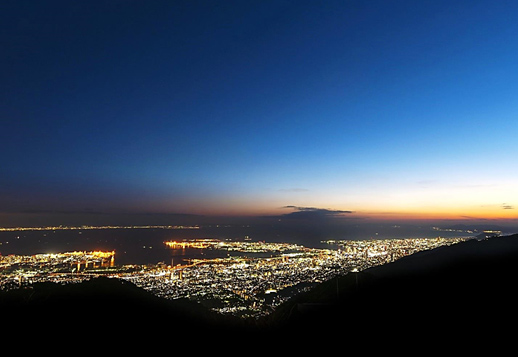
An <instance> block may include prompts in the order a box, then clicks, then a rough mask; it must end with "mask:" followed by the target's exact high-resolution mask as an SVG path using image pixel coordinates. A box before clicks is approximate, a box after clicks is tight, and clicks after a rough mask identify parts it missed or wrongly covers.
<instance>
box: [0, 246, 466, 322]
mask: <svg viewBox="0 0 518 357" xmlns="http://www.w3.org/2000/svg"><path fill="white" fill-rule="evenodd" d="M468 239H471V238H466V237H463V238H411V239H378V240H356V241H354V240H328V241H324V242H322V243H325V244H327V245H328V247H329V248H328V249H317V248H307V247H304V246H302V245H298V244H290V243H272V242H255V241H252V240H250V239H249V238H247V239H245V240H243V241H235V240H218V239H191V240H184V241H166V242H164V244H165V245H166V246H167V247H168V248H170V249H172V250H184V249H187V248H190V249H200V250H206V251H209V250H210V251H216V252H221V253H222V255H221V257H217V258H205V259H185V261H182V262H181V263H179V262H177V263H176V264H174V262H173V261H172V262H171V264H170V265H169V264H166V263H164V262H159V263H157V264H153V265H122V266H117V265H116V264H115V256H116V252H114V251H110V252H102V251H91V252H80V251H78V252H65V253H56V254H36V255H32V256H23V255H8V256H0V289H2V290H10V289H16V288H19V287H22V286H28V285H30V284H33V283H37V282H47V281H48V282H56V283H62V284H67V283H77V282H82V281H84V280H88V279H91V278H93V277H99V276H106V277H109V278H117V279H123V280H126V281H130V282H132V283H133V284H135V285H136V286H139V287H141V288H144V289H145V290H148V291H150V292H152V293H153V294H155V295H157V296H160V297H163V298H167V299H180V298H187V299H190V300H195V301H198V302H200V303H201V304H203V305H205V306H207V307H209V308H210V309H212V310H213V311H217V312H219V313H222V314H231V315H235V316H240V317H260V316H264V315H267V314H269V313H271V312H272V311H273V310H275V308H276V307H277V306H279V305H280V304H282V303H283V302H285V301H287V300H288V299H290V298H291V297H293V296H294V295H296V294H299V293H301V292H303V291H306V290H308V289H310V288H311V287H313V286H315V285H316V284H318V283H321V282H323V281H326V280H329V279H332V278H333V277H335V276H337V275H344V274H347V273H349V272H356V271H361V270H364V269H367V268H370V267H373V266H377V265H382V264H387V263H390V262H392V261H395V260H397V259H400V258H402V257H404V256H407V255H410V254H414V253H416V252H419V251H423V250H428V249H434V248H437V247H439V246H444V245H452V244H456V243H459V242H462V241H466V240H468Z"/></svg>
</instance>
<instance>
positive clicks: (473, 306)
mask: <svg viewBox="0 0 518 357" xmlns="http://www.w3.org/2000/svg"><path fill="white" fill-rule="evenodd" d="M517 282H518V235H513V236H508V237H500V238H492V239H489V240H484V241H476V240H472V241H468V242H465V243H461V244H458V245H454V246H450V247H441V248H438V249H435V250H431V251H426V252H421V253H418V254H415V255H412V256H409V257H406V258H403V259H401V260H398V261H396V262H394V263H391V264H387V265H385V266H379V267H375V268H372V269H368V270H366V271H364V272H360V273H350V274H348V275H346V276H344V277H340V278H338V279H334V280H332V281H328V282H326V283H324V284H321V285H320V286H318V287H317V288H315V289H314V290H312V291H311V292H309V293H307V294H305V295H301V296H299V297H298V299H297V301H294V302H292V304H291V305H290V306H288V305H287V306H285V307H284V308H283V309H281V310H279V311H278V313H277V316H276V317H275V318H276V320H277V321H278V326H283V328H285V329H289V330H292V331H298V333H300V334H308V332H310V331H311V333H317V334H319V335H321V336H325V335H327V334H330V335H334V334H336V333H343V334H345V335H347V334H349V335H352V336H354V335H357V336H360V335H363V336H365V335H366V334H367V335H368V334H376V335H378V336H385V337H398V338H402V337H403V336H404V337H405V338H411V337H413V336H419V337H422V336H438V335H441V336H445V334H446V335H449V336H452V337H455V336H461V335H462V336H468V335H469V336H470V339H473V338H475V339H477V338H479V337H481V338H488V337H490V336H503V335H505V334H507V333H510V332H513V334H514V331H515V328H516V327H515V325H516V322H517V321H518V320H517V317H518V289H517V287H518V284H517Z"/></svg>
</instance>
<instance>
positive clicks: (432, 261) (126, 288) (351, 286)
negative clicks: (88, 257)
mask: <svg viewBox="0 0 518 357" xmlns="http://www.w3.org/2000/svg"><path fill="white" fill-rule="evenodd" d="M517 262H518V235H515V236H509V237H502V238H493V239H490V240H486V241H481V242H478V241H469V242H465V243H461V244H458V245H454V246H451V247H442V248H438V249H435V250H432V251H427V252H421V253H418V254H415V255H412V256H409V257H406V258H403V259H400V260H398V261H396V262H394V263H391V264H388V265H385V266H380V267H376V268H372V269H369V270H366V271H364V272H361V273H350V274H348V275H346V276H344V277H340V278H337V279H333V280H331V281H328V282H326V283H323V284H321V285H319V286H317V287H316V288H314V289H313V290H311V291H310V292H308V293H306V294H302V295H299V296H297V297H296V298H295V299H293V300H292V301H290V302H289V303H287V304H285V305H284V306H282V307H281V308H279V309H278V310H277V311H276V313H274V314H273V315H271V316H269V317H268V318H266V319H264V320H259V321H242V320H234V319H231V318H226V317H223V316H220V315H216V314H213V313H210V312H209V311H208V310H206V309H204V308H203V307H202V306H200V305H199V304H196V303H193V302H190V301H168V300H164V299H160V298H158V297H155V296H153V295H151V294H149V293H147V292H146V291H144V290H142V289H140V288H137V287H136V286H134V285H132V284H130V283H127V282H122V281H118V280H116V279H107V278H99V279H93V280H91V281H89V282H85V283H82V284H73V285H66V286H60V285H55V284H50V283H45V284H38V285H36V286H34V287H33V288H31V289H21V290H17V291H10V292H7V293H5V292H3V293H0V321H1V322H2V336H13V335H23V336H26V334H27V333H30V336H31V338H33V337H34V336H43V337H44V338H49V337H51V338H53V337H56V336H67V338H70V336H78V335H80V336H83V337H84V336H89V337H99V336H112V335H114V334H115V335H118V336H130V340H132V341H133V342H134V343H142V341H144V340H146V339H147V340H149V339H150V338H152V339H159V340H162V338H164V337H167V339H168V340H170V339H172V340H175V341H183V342H187V341H202V342H200V343H201V344H200V343H195V346H196V347H197V348H201V347H204V348H207V349H209V350H210V349H213V348H221V347H222V346H223V345H225V346H227V347H228V344H229V343H233V342H235V341H239V343H241V344H243V343H245V344H246V343H252V344H254V345H255V344H257V343H258V341H261V345H260V346H262V347H260V348H266V346H267V345H265V343H274V342H275V341H281V342H282V341H284V342H288V343H289V344H290V346H291V345H292V344H297V345H299V346H300V345H305V344H308V343H317V342H318V343H320V342H322V341H327V342H326V343H329V342H330V341H340V339H341V338H346V339H347V340H348V341H354V339H355V338H356V337H359V336H361V337H362V338H363V339H365V337H366V336H369V337H372V338H374V339H378V338H380V337H383V338H387V337H388V338H396V339H397V340H399V341H402V340H410V339H415V338H416V337H422V336H434V338H437V337H438V336H442V338H444V337H445V336H449V337H452V338H453V337H457V336H460V335H464V336H465V335H466V334H468V335H469V336H472V337H471V338H473V336H484V338H486V337H487V336H489V335H496V336H499V335H501V334H502V333H503V332H508V331H510V329H511V330H513V329H514V326H515V324H516V322H515V321H517V320H516V318H517V317H518V313H517V311H518V310H517V309H518V300H517V294H518V293H517V291H516V288H517V284H516V283H515V282H516V281H517V277H518V265H517ZM344 336H347V337H344ZM337 339H338V340H337ZM147 340H146V341H147ZM209 341H211V342H210V343H209ZM191 343H192V342H191ZM333 343H334V342H333ZM191 346H192V345H191ZM258 346H259V345H258ZM257 348H259V347H257ZM260 348H259V350H260Z"/></svg>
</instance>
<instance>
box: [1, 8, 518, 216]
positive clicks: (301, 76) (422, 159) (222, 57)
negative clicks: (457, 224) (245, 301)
mask: <svg viewBox="0 0 518 357" xmlns="http://www.w3.org/2000/svg"><path fill="white" fill-rule="evenodd" d="M0 13H1V15H0V16H1V17H2V19H1V20H2V21H0V22H1V25H0V26H1V32H2V35H1V37H2V43H3V44H2V47H3V50H2V52H3V54H2V55H1V56H2V57H1V61H2V63H1V76H2V81H1V82H2V84H1V87H0V88H1V91H2V95H1V97H2V102H3V105H2V108H1V109H0V117H1V118H2V123H3V125H2V126H3V130H2V133H1V134H0V135H1V137H0V139H1V143H0V145H1V147H2V150H1V152H2V154H1V155H2V162H3V165H2V166H3V169H2V174H1V175H0V211H2V212H7V213H16V212H18V213H19V212H22V213H23V212H26V211H42V212H44V211H82V210H91V211H100V212H114V213H119V212H166V213H195V214H221V215H235V214H248V215H254V214H275V213H279V212H286V209H285V208H284V209H283V208H282V207H285V206H289V205H293V206H298V207H320V208H326V209H333V210H347V211H354V212H355V213H354V214H355V215H357V216H358V217H373V218H374V217H377V218H380V217H381V218H386V217H389V218H394V219H398V218H405V217H423V216H430V217H436V218H437V217H446V218H462V217H476V218H482V219H483V218H502V219H504V218H505V219H516V218H517V215H516V213H515V212H516V211H515V210H514V207H515V206H517V207H518V192H517V191H518V190H517V189H516V187H518V186H517V184H518V182H517V181H518V179H517V178H518V168H517V167H518V165H516V164H515V161H516V160H515V156H516V153H517V152H518V150H517V149H518V144H516V140H514V136H515V134H516V133H517V131H518V121H517V120H516V116H517V113H518V104H517V103H518V102H517V101H516V93H518V84H517V83H518V80H517V79H518V78H517V77H518V70H517V67H516V63H518V40H517V37H516V33H518V15H517V14H518V4H516V3H515V2H505V1H504V2H493V1H456V2H451V1H418V2H416V1H326V2H320V1H292V2H290V1H257V2H256V1H246V2H242V1H223V2H218V3H214V2H211V1H157V2H144V1H132V2H124V1H115V0H113V1H76V2H69V1H45V2H39V1H6V2H3V3H2V5H0ZM503 207H506V208H505V209H504V208H503Z"/></svg>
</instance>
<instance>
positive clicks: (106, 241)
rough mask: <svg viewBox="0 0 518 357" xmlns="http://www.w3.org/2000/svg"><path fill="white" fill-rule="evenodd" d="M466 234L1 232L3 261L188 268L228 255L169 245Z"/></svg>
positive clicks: (397, 230) (373, 229) (374, 230)
mask: <svg viewBox="0 0 518 357" xmlns="http://www.w3.org/2000/svg"><path fill="white" fill-rule="evenodd" d="M473 235H474V234H472V233H467V232H449V231H437V230H434V229H432V228H431V227H418V226H405V227H401V226H390V225H386V226H384V225H365V226H359V225H352V226H347V227H328V226H321V227H317V226H282V225H276V226H274V225H258V226H250V225H210V226H202V227H200V228H199V229H162V228H132V229H129V228H125V229H74V230H48V231H41V230H37V231H8V232H0V254H1V255H9V254H16V255H34V254H41V253H63V252H70V251H92V250H103V251H115V263H116V264H117V265H127V264H157V263H159V262H164V263H165V264H168V265H169V264H174V265H176V264H185V263H186V259H192V258H216V257H222V256H226V255H227V254H228V253H227V252H221V251H212V250H206V249H205V250H200V249H183V250H182V249H176V250H173V249H170V248H169V247H168V246H166V245H165V244H164V242H166V241H173V240H176V241H180V240H186V239H201V238H217V239H223V240H224V239H232V240H244V239H249V240H252V241H266V242H286V243H296V244H300V245H303V246H305V247H311V248H324V247H328V246H327V245H326V244H323V243H322V241H323V240H328V239H335V240H363V239H391V238H433V237H438V236H441V237H461V236H463V237H465V236H473Z"/></svg>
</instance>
